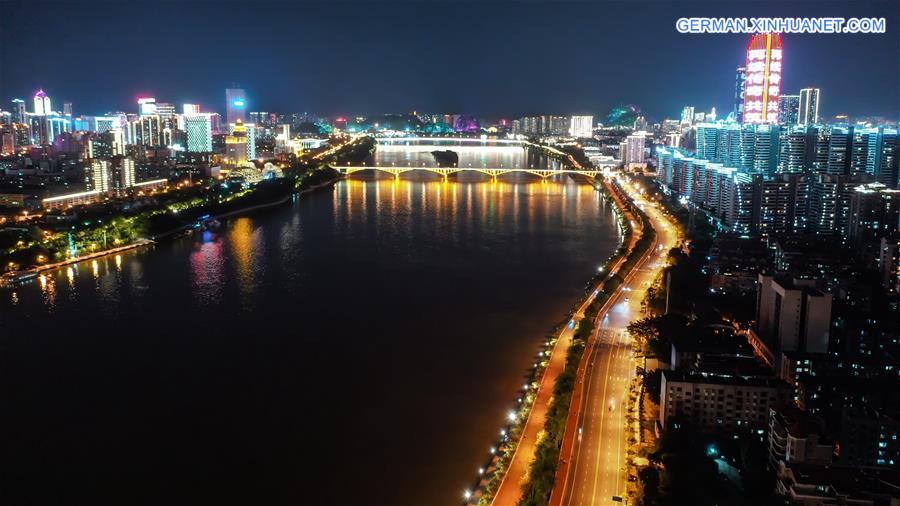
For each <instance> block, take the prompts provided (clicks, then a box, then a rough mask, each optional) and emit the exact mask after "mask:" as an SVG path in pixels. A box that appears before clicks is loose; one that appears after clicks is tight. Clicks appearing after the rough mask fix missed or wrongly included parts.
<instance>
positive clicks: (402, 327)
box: [0, 174, 615, 505]
mask: <svg viewBox="0 0 900 506" xmlns="http://www.w3.org/2000/svg"><path fill="white" fill-rule="evenodd" d="M614 234H615V231H614V226H613V222H612V220H611V219H610V213H609V211H608V210H607V209H605V206H604V203H603V202H602V200H601V199H600V197H599V194H598V193H597V192H595V191H593V189H592V188H591V187H590V186H589V185H586V184H583V183H578V182H575V181H574V180H572V179H570V178H568V177H556V178H554V179H551V180H547V181H544V180H540V179H538V178H535V177H531V176H516V175H508V176H502V177H500V178H498V179H497V180H496V181H490V180H489V179H488V178H486V177H484V176H481V175H477V174H475V175H461V176H460V177H458V178H455V179H451V180H449V181H446V182H444V181H442V180H440V179H439V178H437V177H432V176H431V175H429V174H416V175H411V176H409V177H408V178H406V177H405V176H404V178H401V179H400V180H395V179H393V178H391V177H387V178H379V177H377V176H375V177H373V176H372V175H368V176H366V175H364V176H363V177H362V178H360V179H356V178H351V179H347V180H343V181H340V182H338V183H337V184H336V185H335V186H334V188H333V190H330V191H328V190H325V191H322V192H318V193H314V194H310V195H305V196H303V197H302V198H300V199H298V201H297V202H295V203H294V204H292V205H289V206H288V205H286V206H284V207H279V208H275V209H272V210H268V211H262V212H259V213H254V214H253V215H250V216H246V217H239V218H232V219H229V220H225V221H224V222H223V224H222V227H221V229H220V230H217V231H213V232H211V233H208V234H202V233H196V234H194V235H192V236H190V237H187V238H184V239H178V240H175V241H172V242H169V243H162V244H159V245H157V246H154V247H151V248H143V249H140V250H136V251H129V252H124V253H122V254H121V256H120V257H119V258H117V257H108V258H100V259H97V263H96V265H95V264H94V263H93V262H83V263H81V264H78V265H73V266H70V267H69V268H67V269H64V270H60V271H57V272H53V273H48V274H46V275H45V278H44V279H43V281H35V282H34V283H32V284H29V285H27V286H23V287H21V288H18V289H16V290H15V291H9V290H7V291H0V344H5V343H7V342H14V344H15V346H11V347H9V348H8V349H12V350H14V352H15V351H16V350H25V351H21V352H20V353H19V354H18V355H16V353H13V354H12V355H11V356H9V357H8V360H9V364H10V366H9V367H10V374H11V375H17V377H23V378H26V380H23V385H24V386H25V387H26V388H27V387H28V385H30V384H32V383H33V384H35V385H41V386H40V388H37V387H35V388H34V389H31V390H26V394H31V395H33V396H34V395H37V396H40V398H41V401H42V405H47V406H53V405H56V404H59V403H61V402H62V400H64V399H65V393H59V394H58V398H54V397H53V395H54V394H55V392H56V390H54V389H53V388H51V387H49V386H46V385H47V384H52V380H48V379H45V376H47V375H46V370H44V369H42V368H49V369H52V370H53V371H54V372H55V374H58V375H59V376H58V378H65V381H67V382H70V383H71V384H73V385H76V386H79V387H81V386H82V385H83V384H88V385H90V387H91V390H89V391H90V392H92V395H93V396H94V397H95V398H96V399H98V400H97V402H96V403H95V404H94V405H93V409H94V411H91V412H90V413H89V415H83V411H78V412H77V413H75V414H73V413H69V412H66V411H65V410H64V409H63V410H61V411H60V410H55V411H54V412H53V416H52V417H43V418H40V417H38V415H35V419H48V420H49V419H51V418H52V419H54V420H58V423H61V424H66V423H67V422H68V421H70V420H74V421H77V422H78V423H80V424H81V425H79V426H80V427H86V428H85V429H83V430H84V431H85V437H86V438H87V440H88V441H90V442H93V443H94V444H88V443H85V444H84V445H83V446H82V445H76V446H77V448H78V449H80V448H82V447H83V448H88V449H90V450H91V451H92V453H90V454H82V453H78V452H77V451H75V450H73V451H72V453H70V454H66V455H64V456H63V458H59V459H50V458H48V459H46V460H42V461H41V465H47V464H46V462H56V461H59V462H71V461H79V462H84V463H85V465H84V469H83V470H82V469H78V470H69V471H70V472H69V473H68V474H67V473H63V472H55V471H54V472H52V473H50V474H51V475H53V476H62V475H65V476H69V475H71V476H72V478H71V479H72V481H73V483H74V484H75V485H73V486H77V485H78V484H80V483H90V482H91V480H92V479H95V478H94V477H95V476H105V475H107V474H109V473H110V472H112V471H111V470H110V468H108V467H104V466H112V465H113V464H110V463H115V462H123V461H125V460H127V459H128V458H131V457H130V456H131V455H135V454H140V450H143V452H144V453H143V454H144V455H147V454H149V455H157V454H159V455H175V454H178V455H181V454H182V453H185V452H186V453H187V455H188V457H187V458H185V459H184V462H185V464H183V465H181V467H179V465H180V464H179V463H177V462H176V463H171V462H170V461H169V460H166V461H165V462H164V463H162V464H160V465H161V466H163V467H165V466H175V467H176V470H175V471H171V472H172V473H174V475H175V476H179V477H180V476H181V473H182V472H183V474H184V480H185V482H186V483H192V482H191V479H192V477H193V473H194V472H195V471H196V470H212V471H210V473H213V472H215V473H218V474H216V476H220V475H221V476H226V477H230V476H232V474H231V473H234V479H235V482H239V483H242V484H252V483H263V482H265V483H267V484H268V485H269V486H268V487H267V488H266V489H265V490H261V491H255V492H257V493H259V494H263V495H259V496H258V497H262V498H266V497H268V496H266V495H264V494H269V493H277V494H284V497H289V498H291V499H292V501H283V502H292V503H315V504H348V503H349V504H356V503H378V504H400V505H405V504H409V505H412V504H437V505H440V504H448V505H449V504H456V503H457V501H455V498H456V497H458V495H459V494H458V491H459V487H460V484H461V483H462V484H464V483H467V482H468V480H470V479H471V478H472V470H473V469H477V466H478V465H480V464H481V463H482V461H483V458H484V457H485V452H484V450H485V448H486V446H487V445H488V444H490V442H491V441H492V440H493V438H494V437H495V436H496V429H497V427H499V425H498V424H499V423H500V421H502V420H503V418H504V416H505V413H506V411H507V410H508V408H509V401H511V400H512V398H511V396H512V395H513V393H514V392H515V391H516V389H517V388H518V387H519V386H521V376H522V373H523V371H524V370H525V369H526V368H527V366H528V365H530V364H531V362H532V359H533V352H534V349H535V347H536V346H537V342H539V340H540V339H542V338H543V337H544V335H545V332H546V331H547V330H548V328H549V327H550V326H552V325H553V324H554V323H556V322H557V321H559V319H560V318H562V317H563V316H564V315H565V311H566V310H567V309H568V308H569V307H570V306H571V304H573V303H574V302H575V300H576V299H577V298H578V296H579V295H580V293H581V291H582V287H583V286H584V282H585V281H586V280H587V278H588V277H589V276H590V275H591V274H592V273H593V272H594V271H595V269H596V265H597V264H598V263H599V262H600V261H602V260H603V259H604V258H605V257H606V256H607V255H608V254H609V253H611V252H612V250H613V249H614V248H615V235H614ZM5 329H10V332H9V333H8V334H6V333H4V332H5ZM88 333H89V334H90V336H91V338H90V339H85V338H84V337H83V336H84V335H87V334H88ZM61 343H65V344H66V345H67V346H70V347H71V348H67V349H66V350H65V353H59V355H58V360H56V355H53V354H52V353H50V352H48V351H46V350H52V349H54V347H59V346H63V344H61ZM72 354H74V355H76V356H77V357H78V360H70V359H69V358H68V357H69V356H70V355H72ZM29 359H31V360H30V361H29ZM111 364H113V365H111ZM392 365H396V366H397V367H392ZM94 370H99V371H103V376H102V378H103V381H102V382H101V384H99V386H98V384H96V383H90V382H89V381H87V380H86V379H85V375H87V374H89V372H90V371H94ZM29 374H34V375H36V376H37V377H39V380H37V379H35V380H33V381H27V378H28V375H29ZM53 378H57V376H53ZM60 381H62V380H60ZM42 382H43V383H42ZM47 382H49V383H47ZM107 385H108V386H107ZM115 385H124V386H122V387H121V388H122V390H125V391H126V392H127V395H121V394H122V392H120V391H116V390H115V389H114V386H115ZM310 385H314V388H312V389H310ZM51 386H52V385H51ZM85 388H87V387H85ZM103 388H110V389H111V390H110V392H106V391H103ZM62 391H63V392H65V389H62ZM84 391H86V392H87V391H88V390H84ZM107 406H109V407H107ZM73 409H74V408H73ZM20 412H22V411H21V410H20ZM79 413H80V414H79ZM384 413H390V414H391V416H389V417H385V416H384ZM110 414H113V415H115V416H114V417H113V418H114V419H115V420H116V423H115V424H114V425H112V426H110V425H107V426H105V429H104V430H105V431H104V430H101V429H100V428H97V429H95V430H94V429H91V427H93V426H94V425H95V424H96V420H95V419H94V417H96V418H97V419H103V418H105V417H108V416H109V415H110ZM80 416H86V417H87V418H86V419H87V420H89V421H90V423H85V422H84V420H85V419H82V418H79V417H80ZM148 419H150V420H153V424H152V426H150V428H149V429H148V430H146V431H145V432H143V433H142V435H141V439H140V441H137V442H135V441H134V440H132V439H131V438H133V434H132V433H131V432H129V430H130V429H129V427H132V426H135V425H137V426H140V424H141V423H143V422H141V420H148ZM219 422H222V423H219ZM360 426H364V427H366V428H367V429H366V431H365V433H363V434H360V431H359V427H360ZM185 427H197V428H198V429H197V431H195V432H194V431H190V430H188V431H185ZM117 430H121V431H122V433H117V437H118V439H116V441H117V443H118V442H121V448H122V450H121V452H122V453H119V452H118V451H117V450H115V449H109V448H108V447H107V446H105V445H103V444H98V443H97V442H98V441H106V438H107V437H109V436H108V434H107V432H109V431H117ZM309 434H315V435H316V437H315V438H313V440H312V441H311V440H310V439H309ZM357 434H359V436H360V437H356V435H357ZM367 434H379V435H381V436H380V437H378V438H369V437H367ZM248 435H249V436H248ZM44 436H45V435H44V434H40V437H44ZM242 438H249V439H247V440H246V441H248V444H251V445H252V447H251V448H249V449H248V448H247V447H242V446H241V445H240V444H236V445H234V446H230V447H229V452H230V453H231V455H232V458H231V459H230V460H228V461H227V462H225V463H222V462H219V461H217V460H216V458H215V457H214V455H217V454H216V453H215V451H209V452H208V451H207V450H209V449H211V448H219V447H220V445H221V441H238V442H240V441H243V440H244V439H242ZM295 442H299V443H297V444H295ZM423 442H427V444H428V445H429V451H428V452H423V451H422V447H423V446H422V445H423ZM204 445H206V446H204ZM135 446H137V448H138V451H137V452H132V450H133V449H134V447H135ZM116 448H118V446H117V447H116ZM148 448H149V449H148ZM304 452H315V456H314V457H310V456H309V455H305V454H304ZM351 454H352V455H354V458H353V459H346V458H345V456H346V455H351ZM210 455H213V456H210ZM20 457H21V456H20ZM22 458H24V457H22ZM35 459H37V457H35ZM310 459H315V460H316V461H320V462H321V463H322V465H321V466H319V469H320V471H317V470H313V471H304V472H303V473H300V472H296V473H295V472H294V471H295V470H297V469H306V468H307V467H308V462H310ZM243 463H247V464H246V465H244V464H243ZM26 464H27V463H26ZM156 464H157V463H155V462H153V461H152V460H151V461H150V463H149V464H146V465H147V466H149V467H148V468H147V473H145V475H146V476H156V475H157V473H158V470H157V468H156V467H155V465H156ZM23 465H25V464H23ZM235 466H237V467H235ZM348 466H349V467H348ZM182 468H184V469H182ZM166 469H167V472H169V468H168V467H166ZM361 469H365V472H360V470H361ZM285 470H288V471H285ZM287 474H291V476H293V477H292V478H291V479H290V480H286V481H278V480H274V481H265V480H268V479H271V477H272V476H282V475H287ZM335 475H339V476H353V477H354V478H353V479H354V480H355V481H354V482H353V485H354V486H352V487H345V488H343V489H341V490H339V491H334V490H333V489H331V488H328V487H319V486H318V484H320V483H327V480H328V479H330V478H329V477H332V476H335ZM297 476H299V478H297ZM171 479H173V480H176V482H175V484H174V485H172V487H173V488H174V489H178V487H179V485H178V484H179V483H181V482H179V481H177V479H180V478H171ZM135 486H140V487H141V488H142V489H144V490H148V494H149V496H148V497H152V498H157V496H155V495H153V494H154V487H155V484H148V483H136V484H135ZM246 486H248V487H249V486H251V485H246ZM185 488H187V489H190V490H193V489H191V488H190V486H189V485H185ZM248 490H249V489H248ZM398 490H403V494H402V496H398V495H397V491H398ZM293 491H306V492H305V493H301V492H293ZM294 493H296V494H297V496H296V497H294V496H293V495H292V494H294ZM305 494H313V495H312V496H306V495H305ZM316 494H322V495H316ZM254 498H257V497H256V496H254ZM157 502H165V501H164V500H160V501H157ZM194 502H201V501H199V500H198V501H194ZM252 502H254V501H252V500H248V501H246V503H252ZM255 502H264V501H262V500H258V501H255ZM270 502H272V503H275V502H278V501H270Z"/></svg>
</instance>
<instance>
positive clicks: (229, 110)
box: [225, 88, 247, 125]
mask: <svg viewBox="0 0 900 506" xmlns="http://www.w3.org/2000/svg"><path fill="white" fill-rule="evenodd" d="M237 120H241V121H242V122H244V121H247V96H246V95H245V94H244V90H242V89H240V88H228V89H226V90H225V121H227V122H228V124H229V125H231V124H234V123H237Z"/></svg>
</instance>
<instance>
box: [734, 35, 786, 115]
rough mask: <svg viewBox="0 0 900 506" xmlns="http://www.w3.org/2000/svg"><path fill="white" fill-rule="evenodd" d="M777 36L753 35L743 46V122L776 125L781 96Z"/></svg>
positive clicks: (780, 50) (778, 41)
mask: <svg viewBox="0 0 900 506" xmlns="http://www.w3.org/2000/svg"><path fill="white" fill-rule="evenodd" d="M781 56H782V44H781V35H780V34H778V33H757V34H755V35H753V36H752V37H751V38H750V44H749V45H748V46H747V81H746V85H745V86H744V118H743V119H744V121H743V122H744V123H777V122H778V98H779V96H780V95H781Z"/></svg>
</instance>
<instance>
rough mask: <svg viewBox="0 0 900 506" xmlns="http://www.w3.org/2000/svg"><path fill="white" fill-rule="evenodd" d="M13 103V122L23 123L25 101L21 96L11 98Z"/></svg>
mask: <svg viewBox="0 0 900 506" xmlns="http://www.w3.org/2000/svg"><path fill="white" fill-rule="evenodd" d="M12 104H13V110H12V112H13V116H12V120H13V122H15V123H25V101H24V100H22V99H21V98H14V99H12Z"/></svg>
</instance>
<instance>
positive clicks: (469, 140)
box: [375, 137, 531, 146]
mask: <svg viewBox="0 0 900 506" xmlns="http://www.w3.org/2000/svg"><path fill="white" fill-rule="evenodd" d="M375 140H376V141H377V142H378V143H379V144H390V143H392V142H458V143H460V144H502V145H511V146H525V145H526V144H531V143H530V142H528V141H523V140H518V139H491V138H485V139H482V138H477V137H377V138H376V139H375Z"/></svg>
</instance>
